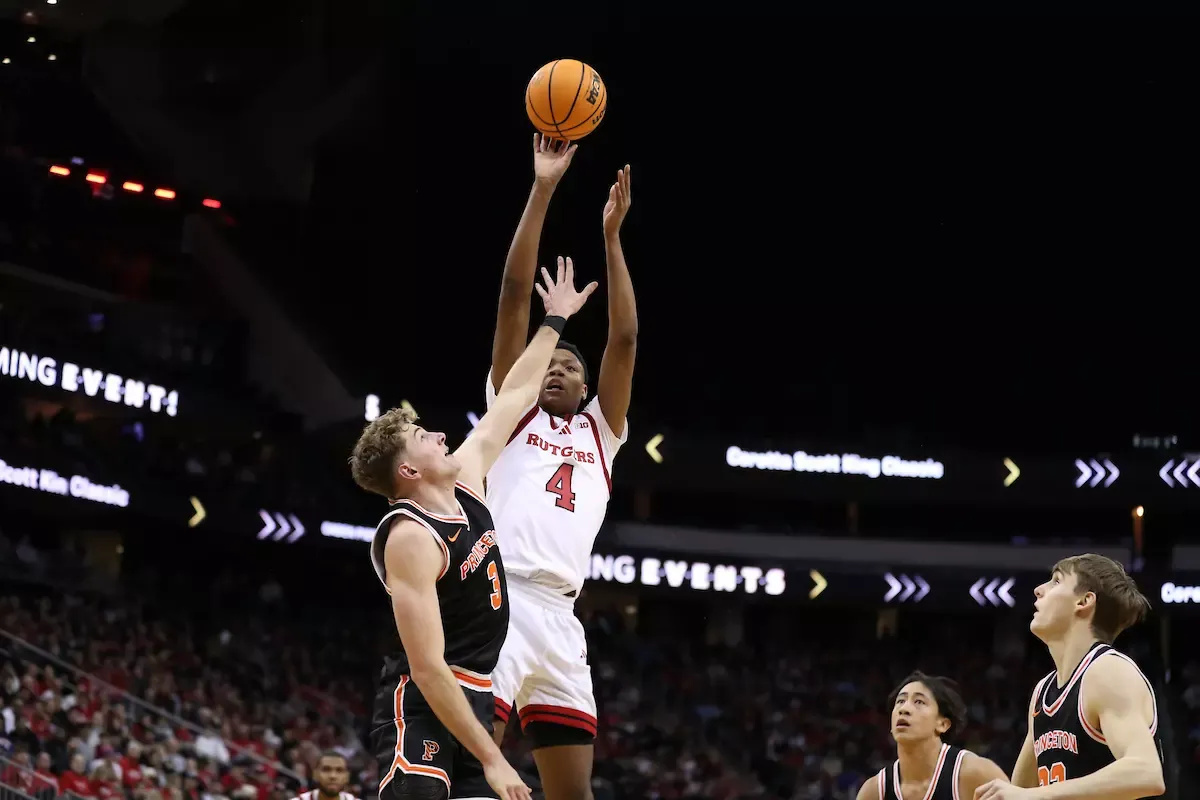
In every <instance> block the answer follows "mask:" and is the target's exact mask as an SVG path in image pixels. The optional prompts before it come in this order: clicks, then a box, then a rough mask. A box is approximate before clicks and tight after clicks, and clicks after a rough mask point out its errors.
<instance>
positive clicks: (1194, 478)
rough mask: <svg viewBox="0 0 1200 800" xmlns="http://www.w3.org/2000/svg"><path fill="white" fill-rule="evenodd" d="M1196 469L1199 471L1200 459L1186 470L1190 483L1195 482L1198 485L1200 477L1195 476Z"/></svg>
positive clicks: (1199, 484)
mask: <svg viewBox="0 0 1200 800" xmlns="http://www.w3.org/2000/svg"><path fill="white" fill-rule="evenodd" d="M1197 471H1200V461H1197V462H1196V463H1195V464H1192V468H1191V469H1189V470H1188V471H1187V476H1188V480H1190V481H1191V482H1192V483H1194V484H1196V485H1197V486H1200V477H1197V476H1196V472H1197Z"/></svg>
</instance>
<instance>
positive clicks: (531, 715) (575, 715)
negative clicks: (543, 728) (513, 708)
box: [519, 705, 597, 736]
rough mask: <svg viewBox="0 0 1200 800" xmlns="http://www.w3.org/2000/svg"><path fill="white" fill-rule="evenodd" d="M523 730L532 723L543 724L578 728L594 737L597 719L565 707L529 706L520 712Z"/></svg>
mask: <svg viewBox="0 0 1200 800" xmlns="http://www.w3.org/2000/svg"><path fill="white" fill-rule="evenodd" d="M519 713H520V715H521V730H525V727H526V726H527V725H529V723H531V722H542V723H548V724H550V725H566V726H567V727H568V728H578V729H579V730H581V731H586V732H587V733H590V734H591V735H592V736H595V735H596V728H597V725H596V718H595V717H593V716H592V715H591V714H585V713H583V712H582V711H579V710H578V709H574V708H566V707H565V706H542V705H537V706H535V705H529V706H525V707H524V708H522V709H521V710H520V712H519Z"/></svg>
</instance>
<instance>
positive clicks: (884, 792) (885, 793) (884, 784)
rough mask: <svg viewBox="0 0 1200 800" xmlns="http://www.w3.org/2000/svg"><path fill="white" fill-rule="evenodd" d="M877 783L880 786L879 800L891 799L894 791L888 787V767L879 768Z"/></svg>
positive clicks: (876, 777)
mask: <svg viewBox="0 0 1200 800" xmlns="http://www.w3.org/2000/svg"><path fill="white" fill-rule="evenodd" d="M875 783H876V784H878V786H879V800H891V798H892V792H891V790H890V789H889V788H888V770H887V767H884V768H883V769H881V770H879V774H878V775H876V776H875Z"/></svg>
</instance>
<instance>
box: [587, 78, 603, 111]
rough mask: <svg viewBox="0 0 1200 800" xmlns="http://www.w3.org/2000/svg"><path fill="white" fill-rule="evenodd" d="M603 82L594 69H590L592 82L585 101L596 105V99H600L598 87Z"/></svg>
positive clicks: (599, 87)
mask: <svg viewBox="0 0 1200 800" xmlns="http://www.w3.org/2000/svg"><path fill="white" fill-rule="evenodd" d="M603 85H604V84H602V83H600V76H599V75H598V74H597V73H596V71H595V70H592V84H591V86H590V87H589V88H588V93H587V98H586V99H587V101H588V102H589V103H591V104H592V105H596V101H597V100H599V99H600V89H601V87H602V86H603Z"/></svg>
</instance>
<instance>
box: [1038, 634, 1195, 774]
mask: <svg viewBox="0 0 1200 800" xmlns="http://www.w3.org/2000/svg"><path fill="white" fill-rule="evenodd" d="M1100 658H1123V659H1125V660H1126V661H1128V662H1129V663H1130V664H1133V665H1134V667H1137V664H1136V663H1134V661H1133V659H1132V658H1130V657H1129V656H1127V655H1125V654H1124V653H1121V652H1118V651H1117V650H1114V649H1113V648H1112V647H1110V646H1109V645H1106V644H1101V643H1099V642H1097V643H1096V645H1095V646H1093V647H1092V649H1091V650H1089V651H1088V652H1087V655H1085V656H1084V657H1083V660H1082V661H1080V662H1079V666H1077V667H1076V668H1075V671H1074V672H1072V673H1071V679H1070V680H1069V681H1067V683H1066V685H1065V686H1062V687H1060V686H1059V685H1058V681H1057V680H1056V677H1057V674H1058V673H1056V672H1051V673H1050V674H1049V675H1047V676H1046V677H1044V678H1042V680H1041V681H1040V682H1039V683H1038V685H1037V689H1036V690H1035V693H1034V695H1035V697H1034V707H1033V713H1034V717H1033V752H1034V754H1035V755H1036V756H1037V767H1038V785H1040V786H1046V785H1047V784H1051V783H1059V782H1061V781H1065V780H1070V779H1072V778H1082V777H1083V776H1085V775H1091V774H1092V773H1093V772H1099V771H1100V770H1101V769H1103V768H1104V767H1107V766H1108V765H1109V764H1111V763H1113V762H1114V761H1115V760H1116V759H1115V758H1113V754H1112V751H1110V750H1109V749H1108V745H1107V744H1106V743H1105V741H1104V735H1103V734H1102V733H1101V732H1100V731H1097V730H1094V729H1093V727H1092V725H1091V724H1090V723H1088V722H1087V721H1086V719H1085V718H1084V715H1083V708H1082V706H1081V705H1080V698H1081V696H1082V693H1083V676H1084V675H1085V674H1086V673H1087V671H1088V668H1089V667H1090V666H1091V665H1092V664H1094V663H1096V661H1097V660H1098V659H1100ZM1138 674H1141V670H1140V669H1138ZM1142 680H1143V681H1145V682H1146V688H1147V689H1149V690H1150V697H1151V698H1152V699H1153V700H1154V720H1153V722H1152V723H1151V725H1150V733H1151V735H1153V736H1154V743H1155V745H1156V746H1157V748H1158V757H1159V760H1160V761H1162V762H1163V767H1164V768H1163V777H1164V780H1166V781H1167V792H1166V794H1164V795H1160V797H1166V798H1173V797H1174V796H1175V794H1174V787H1172V786H1171V783H1172V782H1173V781H1172V779H1171V777H1169V776H1168V775H1167V772H1168V770H1167V769H1166V766H1167V762H1166V758H1165V756H1166V755H1167V754H1166V752H1165V751H1164V749H1163V741H1162V736H1161V735H1160V733H1159V730H1158V722H1159V713H1160V710H1159V706H1158V699H1157V697H1155V694H1154V686H1153V685H1152V684H1151V683H1150V681H1149V680H1147V679H1146V676H1145V675H1142Z"/></svg>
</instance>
